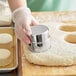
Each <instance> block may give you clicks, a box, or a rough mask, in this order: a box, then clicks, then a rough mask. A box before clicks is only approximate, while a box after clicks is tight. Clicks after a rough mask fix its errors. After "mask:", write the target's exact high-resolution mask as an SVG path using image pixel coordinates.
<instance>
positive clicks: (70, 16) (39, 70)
mask: <svg viewBox="0 0 76 76" xmlns="http://www.w3.org/2000/svg"><path fill="white" fill-rule="evenodd" d="M33 16H34V17H35V18H36V19H37V20H38V21H39V22H40V24H47V23H49V24H51V23H53V22H62V23H63V24H70V23H71V24H76V12H34V13H33ZM21 51H23V48H22V47H21ZM21 56H22V58H21ZM20 58H21V59H20V62H19V63H20V66H19V72H20V75H22V76H53V75H55V76H56V75H61V76H62V75H63V76H66V75H72V76H73V75H76V66H69V67H46V66H38V65H34V64H31V63H29V62H28V61H27V60H26V58H25V56H24V53H23V52H22V53H21V52H20Z"/></svg>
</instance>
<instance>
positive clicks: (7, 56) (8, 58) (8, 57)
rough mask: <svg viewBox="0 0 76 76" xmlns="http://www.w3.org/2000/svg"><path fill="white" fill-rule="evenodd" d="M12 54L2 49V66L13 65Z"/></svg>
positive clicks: (0, 62) (0, 61) (0, 57)
mask: <svg viewBox="0 0 76 76" xmlns="http://www.w3.org/2000/svg"><path fill="white" fill-rule="evenodd" d="M11 60H12V59H11V52H10V51H9V50H8V49H0V66H5V65H8V64H10V63H11Z"/></svg>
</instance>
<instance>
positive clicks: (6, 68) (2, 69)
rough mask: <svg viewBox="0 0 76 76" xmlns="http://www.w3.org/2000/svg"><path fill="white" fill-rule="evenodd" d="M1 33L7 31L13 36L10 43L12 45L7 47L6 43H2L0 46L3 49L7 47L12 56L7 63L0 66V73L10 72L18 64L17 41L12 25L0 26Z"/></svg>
mask: <svg viewBox="0 0 76 76" xmlns="http://www.w3.org/2000/svg"><path fill="white" fill-rule="evenodd" d="M1 33H8V34H11V35H12V37H13V41H12V44H11V46H12V47H9V46H8V45H6V44H4V46H3V45H2V46H0V48H1V47H2V48H5V49H9V50H10V51H11V52H12V57H13V60H12V62H11V63H10V64H9V65H6V66H3V67H0V73H3V72H10V71H12V70H14V69H16V68H17V66H18V41H17V38H16V35H15V32H14V28H13V27H0V34H1Z"/></svg>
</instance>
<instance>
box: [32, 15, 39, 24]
mask: <svg viewBox="0 0 76 76" xmlns="http://www.w3.org/2000/svg"><path fill="white" fill-rule="evenodd" d="M32 25H39V22H38V21H37V20H36V19H35V18H34V17H33V16H32Z"/></svg>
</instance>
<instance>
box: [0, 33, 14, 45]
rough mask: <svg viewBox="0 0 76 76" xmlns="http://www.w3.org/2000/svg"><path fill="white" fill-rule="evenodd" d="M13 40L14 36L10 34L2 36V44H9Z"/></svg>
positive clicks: (0, 36) (0, 40) (0, 42)
mask: <svg viewBox="0 0 76 76" xmlns="http://www.w3.org/2000/svg"><path fill="white" fill-rule="evenodd" d="M12 40H13V38H12V36H11V35H10V34H8V33H2V34H0V44H7V43H9V42H11V41H12Z"/></svg>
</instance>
